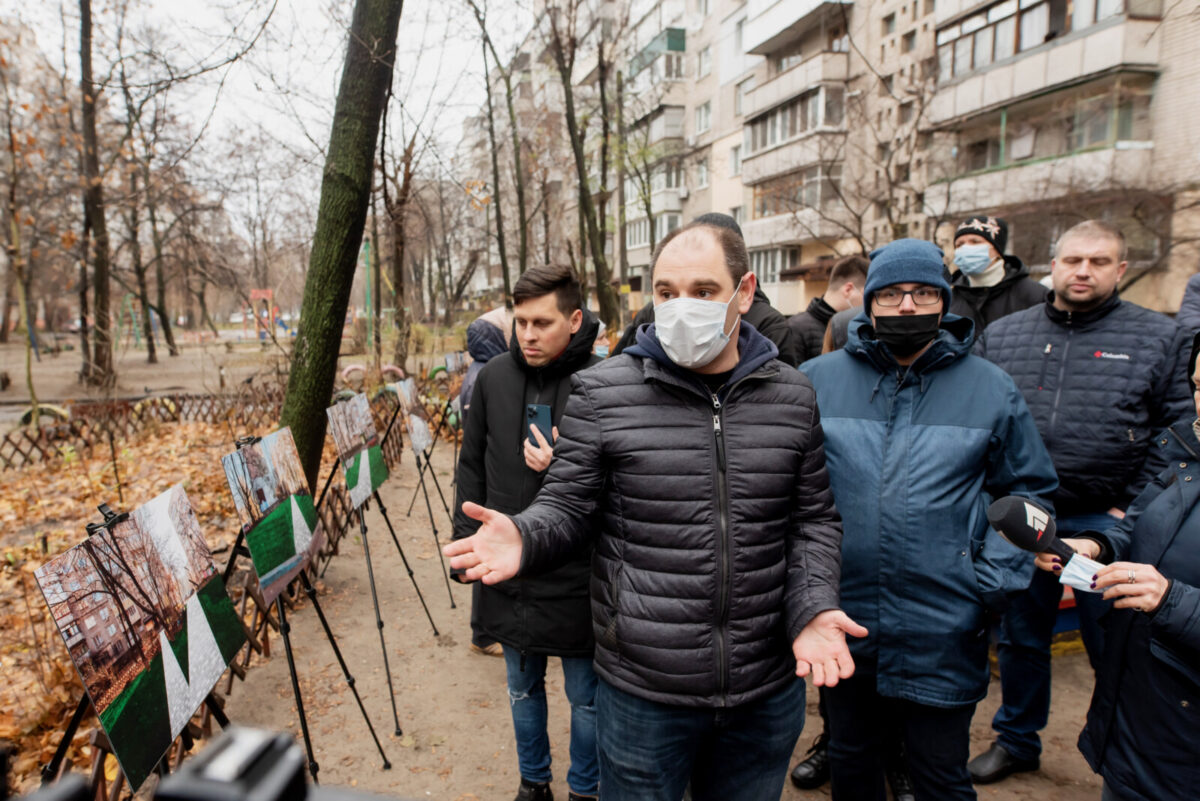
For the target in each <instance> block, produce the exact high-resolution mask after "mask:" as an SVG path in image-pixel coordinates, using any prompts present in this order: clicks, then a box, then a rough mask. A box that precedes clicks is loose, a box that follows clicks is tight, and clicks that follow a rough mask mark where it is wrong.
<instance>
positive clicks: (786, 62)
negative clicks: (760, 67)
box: [771, 42, 804, 75]
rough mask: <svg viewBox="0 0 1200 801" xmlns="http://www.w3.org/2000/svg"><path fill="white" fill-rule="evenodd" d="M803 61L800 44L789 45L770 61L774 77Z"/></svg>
mask: <svg viewBox="0 0 1200 801" xmlns="http://www.w3.org/2000/svg"><path fill="white" fill-rule="evenodd" d="M803 60H804V53H803V52H802V50H801V48H800V42H796V43H795V44H794V45H790V46H789V47H788V48H787V49H785V50H783V51H781V52H778V53H776V54H775V56H774V57H773V58H772V59H771V66H772V68H773V69H774V72H775V74H776V75H778V74H779V73H781V72H786V71H787V70H790V69H791V68H792V67H794V66H796V65H797V64H799V63H800V62H801V61H803Z"/></svg>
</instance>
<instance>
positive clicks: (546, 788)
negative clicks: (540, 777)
mask: <svg viewBox="0 0 1200 801" xmlns="http://www.w3.org/2000/svg"><path fill="white" fill-rule="evenodd" d="M514 801H554V793H552V792H550V783H549V782H542V783H540V784H534V783H533V782H529V781H525V777H524V776H522V777H521V786H520V787H518V788H517V797H516V798H515V799H514Z"/></svg>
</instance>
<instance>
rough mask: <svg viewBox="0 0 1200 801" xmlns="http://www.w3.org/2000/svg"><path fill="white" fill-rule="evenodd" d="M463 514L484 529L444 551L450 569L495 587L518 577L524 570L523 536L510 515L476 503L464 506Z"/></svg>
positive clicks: (445, 548)
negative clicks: (501, 582) (462, 571)
mask: <svg viewBox="0 0 1200 801" xmlns="http://www.w3.org/2000/svg"><path fill="white" fill-rule="evenodd" d="M463 513H464V514H465V515H466V516H467V517H469V518H471V519H472V520H478V521H479V522H480V523H482V525H481V526H480V527H479V529H478V530H477V531H476V532H475V533H474V534H472V535H471V536H470V537H464V538H463V539H461V540H455V541H454V542H452V543H450V544H449V545H447V546H446V547H444V548H442V553H444V554H445V555H446V556H449V557H450V567H452V568H454V569H455V570H460V569H463V570H465V571H466V572H465V573H464V574H463V575H464V577H465V578H466V579H467V580H468V581H476V580H478V581H482V582H483V583H484V584H496V583H497V582H500V581H505V580H507V579H510V578H512V577H513V576H515V575H517V570H518V569H520V567H521V548H522V544H521V532H520V531H518V530H517V527H516V525H515V524H514V523H513V521H512V520H510V519H509V518H508V516H507V515H503V514H500V513H499V512H496V511H493V510H491V509H485V508H483V507H482V506H480V505H479V504H477V503H470V502H468V503H464V504H463Z"/></svg>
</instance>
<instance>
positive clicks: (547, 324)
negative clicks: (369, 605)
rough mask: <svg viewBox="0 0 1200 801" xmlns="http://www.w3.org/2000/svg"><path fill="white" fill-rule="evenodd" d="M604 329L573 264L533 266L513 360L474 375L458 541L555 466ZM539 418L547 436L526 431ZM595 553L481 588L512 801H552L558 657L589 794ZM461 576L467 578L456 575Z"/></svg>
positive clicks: (575, 782) (574, 786) (519, 302)
mask: <svg viewBox="0 0 1200 801" xmlns="http://www.w3.org/2000/svg"><path fill="white" fill-rule="evenodd" d="M598 328H599V323H598V321H597V320H596V318H595V317H594V316H592V314H591V312H589V311H587V310H586V309H584V308H583V293H582V291H581V289H580V286H579V281H578V280H577V279H576V278H575V273H574V271H572V270H571V269H570V268H569V267H561V266H538V267H532V268H530V269H528V270H526V271H525V272H524V273H523V274H522V275H521V277H520V278H519V279H518V280H517V283H516V284H515V285H514V286H513V336H512V340H511V343H510V346H509V350H508V352H507V353H504V354H501V355H499V356H496V357H495V358H492V359H490V360H489V361H488V363H487V364H486V365H485V366H484V368H483V369H482V370H481V371H480V372H479V377H478V379H477V381H476V383H475V389H474V392H473V397H472V399H471V413H470V414H469V415H468V416H467V420H466V428H465V430H464V432H463V446H462V452H461V454H460V456H459V462H458V476H457V481H456V486H457V487H458V499H457V502H456V507H455V508H456V511H455V515H454V538H455V539H460V538H463V537H467V536H470V535H471V534H473V533H474V532H475V530H476V529H477V528H478V527H479V523H478V522H477V521H476V520H474V519H472V518H470V517H468V516H467V515H465V514H463V512H462V511H461V510H462V507H463V504H464V503H467V504H471V503H477V504H482V505H486V506H488V507H489V508H492V509H497V510H499V511H501V512H504V513H507V514H515V513H517V512H520V511H521V510H523V509H525V508H526V507H527V506H529V504H530V503H531V502H532V501H533V499H534V496H535V495H537V492H538V490H539V489H540V488H541V486H542V482H543V480H544V478H545V476H546V468H547V467H549V466H550V464H551V463H552V460H553V443H552V440H553V439H554V438H555V437H557V431H558V428H557V424H558V422H559V421H560V420H561V419H562V416H563V412H564V409H565V407H566V404H567V396H568V395H569V394H570V391H571V377H572V375H574V374H575V373H577V372H578V371H579V370H582V369H584V368H586V367H588V366H589V365H591V364H595V363H597V362H599V361H600V360H599V359H598V358H597V357H595V356H593V355H592V344H593V342H594V341H595V339H596V331H597V330H598ZM531 409H534V410H542V411H544V412H545V413H546V415H547V416H548V418H549V420H550V423H551V425H552V428H551V431H550V432H547V433H549V434H550V436H549V437H547V436H546V435H545V434H543V432H542V431H541V430H540V429H539V428H538V427H537V426H536V425H531V419H530V416H529V411H530V410H531ZM590 561H591V560H590V552H589V551H588V550H587V549H580V550H579V551H577V552H576V553H574V554H572V555H570V556H569V557H568V558H566V559H564V560H563V561H562V562H561V563H560V564H559V565H558V566H557V567H556V568H555V569H553V570H549V571H546V572H544V573H540V574H538V575H535V576H529V577H523V578H521V579H518V580H515V581H512V582H509V583H507V584H503V585H498V586H489V585H483V586H481V587H479V588H478V594H479V597H478V598H477V599H475V600H477V601H478V603H477V604H476V605H475V608H474V609H473V610H472V628H473V630H474V631H475V634H476V635H477V636H479V637H482V638H486V639H490V640H494V641H497V642H499V643H500V644H501V645H502V646H503V648H504V662H505V666H506V668H507V671H508V693H509V703H510V706H511V708H512V718H513V730H514V733H515V735H516V741H517V763H518V765H519V767H520V770H521V785H520V788H519V789H518V792H517V801H552V799H553V796H552V794H551V792H550V779H551V773H550V740H549V737H548V736H547V733H546V715H547V710H546V686H545V677H546V658H547V657H549V656H557V657H560V658H561V660H562V668H563V679H564V685H565V690H566V694H567V700H568V701H569V702H570V704H571V746H570V755H571V767H570V769H569V770H568V772H567V785H568V787H569V789H570V797H571V799H584V798H594V797H595V796H596V793H597V787H598V781H599V772H600V767H599V764H598V762H597V758H596V708H595V691H596V674H595V672H594V671H593V670H592V647H593V641H592V634H591V630H590V628H589V626H588V622H589V618H590V614H589V609H588V573H589V565H590ZM456 578H459V579H460V580H461V576H456Z"/></svg>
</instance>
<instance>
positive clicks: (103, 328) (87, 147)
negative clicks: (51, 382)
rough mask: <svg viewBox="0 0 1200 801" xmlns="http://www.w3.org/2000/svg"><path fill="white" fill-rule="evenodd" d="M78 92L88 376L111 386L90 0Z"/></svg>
mask: <svg viewBox="0 0 1200 801" xmlns="http://www.w3.org/2000/svg"><path fill="white" fill-rule="evenodd" d="M79 61H80V76H79V92H80V95H81V96H82V101H83V115H82V117H83V180H84V191H83V214H84V217H85V218H87V224H88V227H89V228H90V229H91V231H92V239H93V242H94V245H93V247H92V264H93V270H92V276H93V283H94V284H95V288H94V290H93V295H94V297H95V301H96V332H95V350H94V352H93V354H92V355H93V362H92V370H91V375H90V380H91V381H92V383H94V384H99V385H101V386H111V385H112V384H113V382H114V381H115V380H116V376H115V374H114V373H113V352H112V349H113V331H112V315H111V313H110V309H109V286H108V283H109V276H108V274H109V269H110V265H109V242H108V224H107V223H106V222H105V219H104V184H103V182H102V180H101V176H100V159H99V154H98V153H97V147H98V144H97V137H96V94H97V92H98V91H99V88H98V87H97V86H96V84H95V82H94V81H93V80H92V0H79Z"/></svg>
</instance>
